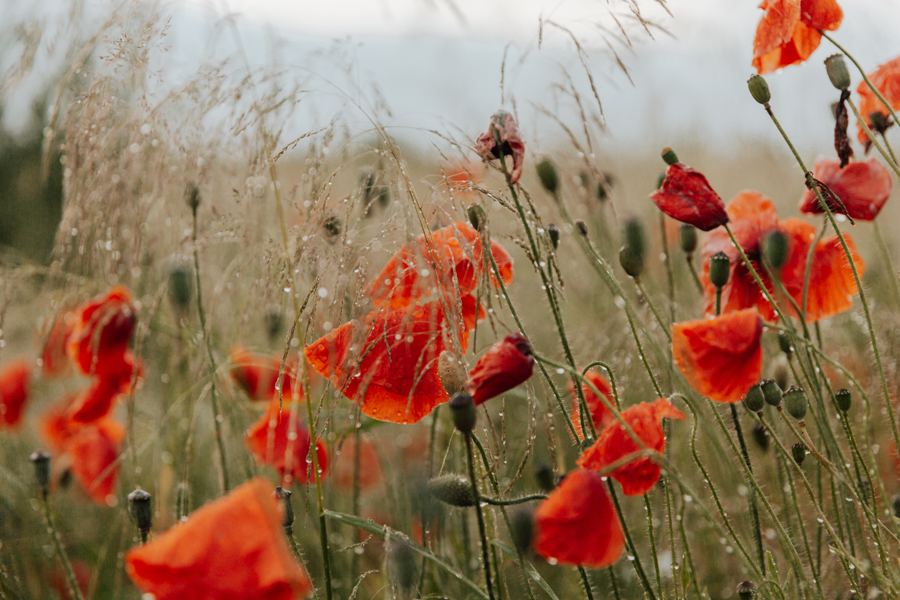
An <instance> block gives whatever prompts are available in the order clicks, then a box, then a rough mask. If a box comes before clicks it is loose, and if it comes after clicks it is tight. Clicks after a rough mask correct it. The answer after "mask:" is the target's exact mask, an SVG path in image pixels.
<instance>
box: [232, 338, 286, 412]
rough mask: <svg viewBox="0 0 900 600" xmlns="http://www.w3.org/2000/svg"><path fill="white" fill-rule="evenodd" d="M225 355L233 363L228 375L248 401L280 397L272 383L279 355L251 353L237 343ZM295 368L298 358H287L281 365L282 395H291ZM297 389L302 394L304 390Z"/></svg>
mask: <svg viewBox="0 0 900 600" xmlns="http://www.w3.org/2000/svg"><path fill="white" fill-rule="evenodd" d="M228 358H229V360H230V361H231V364H232V367H231V378H232V379H233V380H234V382H235V383H236V384H237V385H238V387H240V388H241V389H242V390H244V392H246V394H247V395H248V396H249V397H250V399H251V400H271V399H272V398H277V397H279V393H278V390H277V389H275V385H276V384H277V383H278V373H279V372H280V371H281V357H280V356H266V355H259V354H253V353H252V352H250V351H249V350H247V349H246V348H244V347H243V346H241V345H237V346H235V347H233V348H232V349H231V354H230V355H229V357H228ZM298 368H299V361H298V359H297V357H295V356H291V357H289V358H288V360H287V362H286V363H285V365H284V374H283V375H282V381H281V389H282V392H283V393H282V394H281V397H283V398H290V397H291V394H292V393H293V385H294V381H295V379H296V375H297V369H298ZM297 390H298V391H299V392H300V394H301V397H302V395H303V390H302V389H301V388H300V386H298V387H297Z"/></svg>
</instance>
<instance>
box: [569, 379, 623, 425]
mask: <svg viewBox="0 0 900 600" xmlns="http://www.w3.org/2000/svg"><path fill="white" fill-rule="evenodd" d="M585 377H586V378H587V380H588V381H590V382H591V383H592V384H593V385H594V387H595V388H597V389H598V390H600V393H601V394H603V395H604V396H605V397H606V399H607V401H608V402H610V403H612V402H613V390H612V386H611V385H610V383H609V381H607V380H606V377H604V376H603V375H601V374H600V373H598V372H597V371H594V370H590V371H588V372H587V373H585ZM581 390H582V392H583V393H584V400H585V402H586V403H587V405H588V411H589V412H590V414H591V419H592V420H593V422H594V429H596V430H597V431H598V432H599V431H603V430H604V429H606V428H607V427H608V426H609V425H611V424H612V423H613V422H614V421H615V420H616V418H615V416H613V414H612V412H610V410H609V409H608V408H606V405H605V404H604V403H603V400H601V399H600V398H598V397H597V394H595V393H594V391H593V390H592V389H591V388H589V387H588V385H587V384H586V383H583V384H581ZM569 393H570V394H571V395H572V423H573V425H575V433H577V434H578V439H584V432H583V431H582V429H581V404H580V403H579V402H578V395H577V394H576V393H575V386H574V385H573V384H572V382H571V381H569Z"/></svg>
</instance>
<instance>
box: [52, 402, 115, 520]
mask: <svg viewBox="0 0 900 600" xmlns="http://www.w3.org/2000/svg"><path fill="white" fill-rule="evenodd" d="M123 439H125V430H124V429H123V428H122V427H121V426H120V425H119V424H118V423H116V422H114V421H112V420H111V419H101V420H100V421H97V422H95V423H91V424H88V425H85V426H83V427H80V428H78V429H77V430H76V431H75V432H74V433H72V435H71V437H69V438H68V439H66V440H65V442H63V446H62V447H63V450H64V451H65V453H66V454H67V455H68V456H69V458H70V460H71V465H70V467H69V469H70V470H71V471H72V474H73V475H74V476H75V479H77V480H78V482H79V483H80V484H81V486H82V487H83V488H84V489H85V491H86V492H87V493H88V495H89V496H90V497H91V498H93V499H94V500H95V501H96V502H98V503H101V504H105V503H107V499H108V498H109V497H110V496H114V495H115V487H116V479H117V477H118V474H119V467H118V465H117V464H116V461H117V460H118V457H119V444H120V443H121V442H122V440H123Z"/></svg>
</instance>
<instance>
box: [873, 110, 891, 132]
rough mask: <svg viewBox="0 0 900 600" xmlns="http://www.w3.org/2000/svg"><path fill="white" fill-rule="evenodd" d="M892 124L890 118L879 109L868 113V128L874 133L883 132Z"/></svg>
mask: <svg viewBox="0 0 900 600" xmlns="http://www.w3.org/2000/svg"><path fill="white" fill-rule="evenodd" d="M893 124H894V122H893V121H891V118H890V117H889V116H887V115H886V114H884V113H883V112H881V111H878V110H876V111H874V112H871V113H869V128H870V129H871V130H872V131H873V132H874V133H882V134H883V133H884V132H885V131H887V130H888V128H889V127H890V126H891V125H893Z"/></svg>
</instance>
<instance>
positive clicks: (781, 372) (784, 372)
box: [772, 362, 790, 390]
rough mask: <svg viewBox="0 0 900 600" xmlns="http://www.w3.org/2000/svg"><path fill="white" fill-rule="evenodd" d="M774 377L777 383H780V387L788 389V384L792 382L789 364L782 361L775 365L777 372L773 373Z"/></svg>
mask: <svg viewBox="0 0 900 600" xmlns="http://www.w3.org/2000/svg"><path fill="white" fill-rule="evenodd" d="M772 378H773V379H774V380H775V383H776V384H778V387H779V388H781V389H782V390H784V389H787V387H788V384H789V383H790V372H789V371H788V368H787V365H785V364H784V363H782V362H780V363H778V364H777V365H775V372H774V373H772Z"/></svg>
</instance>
